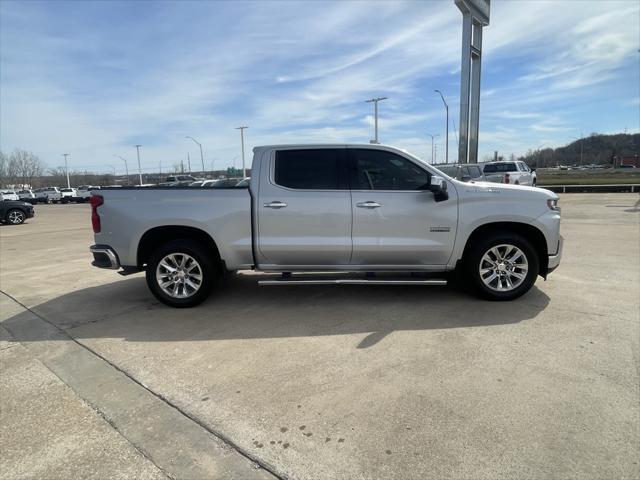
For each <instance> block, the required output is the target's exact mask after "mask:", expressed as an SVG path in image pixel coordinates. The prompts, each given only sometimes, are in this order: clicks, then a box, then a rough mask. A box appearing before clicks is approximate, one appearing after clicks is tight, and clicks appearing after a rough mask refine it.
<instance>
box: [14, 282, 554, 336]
mask: <svg viewBox="0 0 640 480" xmlns="http://www.w3.org/2000/svg"><path fill="white" fill-rule="evenodd" d="M256 281H257V276H256V275H236V276H233V277H231V278H230V279H229V281H228V282H227V285H225V286H222V287H221V288H219V289H218V291H217V292H216V293H214V295H212V297H211V298H210V299H209V300H208V301H206V302H205V303H203V304H202V305H200V306H198V307H196V308H192V309H172V308H169V307H166V306H165V305H163V304H161V303H159V302H157V301H156V300H155V298H153V297H152V296H151V294H150V293H149V292H148V291H147V288H146V284H145V281H144V278H142V277H141V276H136V277H129V278H127V279H123V280H121V281H117V282H114V283H110V284H106V285H101V286H97V287H91V288H86V289H83V290H78V291H74V292H71V293H68V294H65V295H62V296H60V297H57V298H54V299H52V300H50V301H47V302H45V303H42V304H40V305H37V306H35V307H33V308H32V310H33V312H35V313H36V314H37V315H38V316H40V317H42V318H43V319H45V320H46V321H47V322H49V323H51V324H54V325H55V326H57V327H58V328H60V329H62V330H65V331H66V332H67V333H68V334H69V335H71V336H72V337H74V338H76V339H78V340H81V339H83V338H87V339H89V338H93V339H95V338H118V339H123V340H126V341H131V342H167V341H207V340H228V339H259V338H285V337H313V336H328V335H345V334H354V333H362V334H366V336H365V337H364V338H363V339H362V340H361V341H360V343H359V344H358V345H357V348H368V347H371V346H373V345H375V344H377V343H378V342H380V341H381V340H382V339H384V338H385V337H386V336H387V335H388V334H389V333H391V332H393V331H401V330H426V329H450V328H466V327H486V326H491V325H506V324H514V323H518V322H521V321H525V320H530V319H533V318H535V317H536V316H537V315H538V313H539V312H540V311H542V310H544V309H545V308H546V306H547V304H548V303H549V297H548V296H547V295H546V294H545V293H544V292H542V291H541V290H539V289H538V288H537V287H535V286H534V287H533V288H532V289H531V291H530V292H528V293H527V294H526V295H525V296H523V297H522V298H520V299H518V300H515V301H512V302H487V301H483V300H479V299H476V298H475V297H472V296H471V295H469V294H468V293H465V292H462V291H459V290H458V289H456V288H453V287H425V286H403V287H401V286H373V285H372V286H368V285H363V286H359V285H341V286H338V285H336V286H333V285H328V286H324V285H322V286H320V285H318V286H301V285H300V286H297V285H292V286H262V287H260V286H258V285H257V283H256ZM539 281H541V280H539ZM27 318H32V314H31V313H30V312H23V313H20V314H17V315H15V316H13V317H12V318H10V319H7V320H6V321H5V322H4V325H5V326H7V327H8V328H9V330H10V331H13V330H14V329H12V328H11V326H12V325H14V324H15V323H16V322H21V321H23V320H25V319H27ZM16 330H17V331H19V332H22V333H19V335H18V336H17V337H16V340H18V341H24V342H33V341H41V340H48V339H43V338H37V335H35V334H31V333H29V330H25V329H16Z"/></svg>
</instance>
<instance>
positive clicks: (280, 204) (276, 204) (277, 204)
mask: <svg viewBox="0 0 640 480" xmlns="http://www.w3.org/2000/svg"><path fill="white" fill-rule="evenodd" d="M286 206H287V204H286V203H284V202H278V201H274V202H270V203H265V204H264V207H266V208H276V209H278V208H284V207H286Z"/></svg>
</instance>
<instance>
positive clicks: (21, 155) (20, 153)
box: [9, 149, 45, 186]
mask: <svg viewBox="0 0 640 480" xmlns="http://www.w3.org/2000/svg"><path fill="white" fill-rule="evenodd" d="M9 163H10V165H12V167H13V169H14V170H15V176H16V179H17V181H19V182H20V183H21V184H22V185H29V186H31V184H32V183H33V179H34V178H36V177H40V176H41V175H42V173H43V172H44V168H45V164H44V162H43V161H42V160H40V158H38V156H37V155H34V154H33V153H31V152H27V151H26V150H20V149H16V150H14V152H13V153H12V154H11V157H10V159H9Z"/></svg>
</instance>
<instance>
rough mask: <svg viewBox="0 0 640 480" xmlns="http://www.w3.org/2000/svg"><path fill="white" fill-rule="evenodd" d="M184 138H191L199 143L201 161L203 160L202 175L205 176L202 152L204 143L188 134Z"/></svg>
mask: <svg viewBox="0 0 640 480" xmlns="http://www.w3.org/2000/svg"><path fill="white" fill-rule="evenodd" d="M184 138H190V139H191V140H193V141H194V142H196V143H197V144H198V146H199V147H200V161H201V162H202V175H203V176H204V155H203V154H202V144H201V143H200V142H199V141H197V140H196V139H195V138H193V137H190V136H189V135H187V136H186V137H184Z"/></svg>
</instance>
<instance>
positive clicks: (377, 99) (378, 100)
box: [365, 97, 388, 143]
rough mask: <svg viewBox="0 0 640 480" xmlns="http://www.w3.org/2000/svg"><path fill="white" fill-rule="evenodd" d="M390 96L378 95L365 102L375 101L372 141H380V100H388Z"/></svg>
mask: <svg viewBox="0 0 640 480" xmlns="http://www.w3.org/2000/svg"><path fill="white" fill-rule="evenodd" d="M387 98H388V97H376V98H372V99H370V100H365V103H373V118H374V120H373V121H374V139H373V140H371V141H370V143H380V142H378V102H381V101H382V100H386V99H387Z"/></svg>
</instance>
